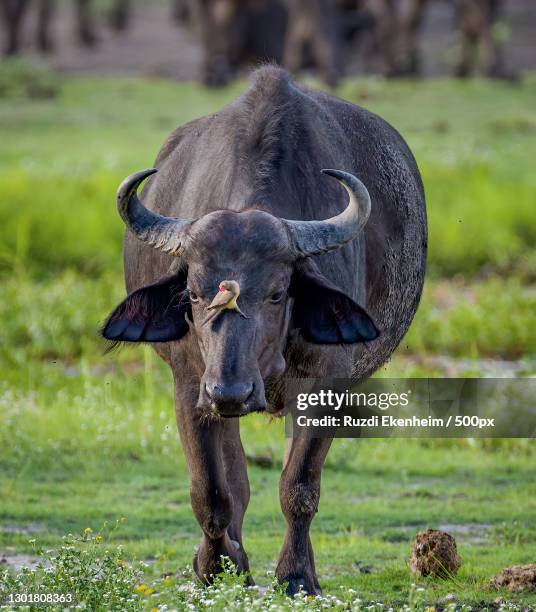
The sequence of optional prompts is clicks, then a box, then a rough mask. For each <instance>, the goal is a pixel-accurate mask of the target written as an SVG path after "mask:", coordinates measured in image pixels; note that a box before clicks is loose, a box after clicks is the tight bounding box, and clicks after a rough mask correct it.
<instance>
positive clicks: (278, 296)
mask: <svg viewBox="0 0 536 612" xmlns="http://www.w3.org/2000/svg"><path fill="white" fill-rule="evenodd" d="M284 295H285V292H284V291H283V290H281V291H276V292H275V293H272V295H271V296H270V297H269V301H270V302H271V303H272V304H279V302H280V301H281V300H282V299H283V296H284Z"/></svg>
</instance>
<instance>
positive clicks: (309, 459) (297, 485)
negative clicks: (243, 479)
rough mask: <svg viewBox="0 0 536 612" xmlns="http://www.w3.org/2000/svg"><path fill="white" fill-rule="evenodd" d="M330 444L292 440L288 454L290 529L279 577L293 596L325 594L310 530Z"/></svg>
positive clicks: (284, 478)
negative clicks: (301, 590)
mask: <svg viewBox="0 0 536 612" xmlns="http://www.w3.org/2000/svg"><path fill="white" fill-rule="evenodd" d="M330 445H331V438H309V437H300V438H295V439H293V440H292V442H291V446H290V449H289V451H288V453H287V458H286V465H285V467H284V469H283V473H282V475H281V481H280V485H279V499H280V502H281V509H282V510H283V514H284V516H285V519H286V523H287V529H286V534H285V541H284V543H283V548H282V550H281V554H280V555H279V561H278V563H277V569H276V576H277V579H278V580H279V582H281V583H287V584H288V586H287V592H288V593H289V595H294V594H295V593H297V592H298V591H299V590H300V588H301V589H303V590H304V591H305V592H307V593H310V594H312V595H316V594H320V593H321V590H320V585H319V584H318V579H317V577H316V572H315V562H314V555H313V548H312V546H311V540H310V537H309V528H310V525H311V521H312V520H313V517H314V515H315V513H316V512H317V510H318V502H319V500H320V476H321V473H322V466H323V465H324V460H325V458H326V455H327V452H328V450H329V447H330Z"/></svg>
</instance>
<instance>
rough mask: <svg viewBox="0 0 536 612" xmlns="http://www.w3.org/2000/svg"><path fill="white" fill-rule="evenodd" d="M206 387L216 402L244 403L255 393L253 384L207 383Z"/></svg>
mask: <svg viewBox="0 0 536 612" xmlns="http://www.w3.org/2000/svg"><path fill="white" fill-rule="evenodd" d="M205 389H206V392H207V395H208V396H209V397H210V399H211V400H212V401H213V402H214V403H215V404H243V403H244V402H245V401H246V400H247V399H248V397H249V396H250V395H251V394H252V393H253V384H252V383H230V384H229V383H206V385H205Z"/></svg>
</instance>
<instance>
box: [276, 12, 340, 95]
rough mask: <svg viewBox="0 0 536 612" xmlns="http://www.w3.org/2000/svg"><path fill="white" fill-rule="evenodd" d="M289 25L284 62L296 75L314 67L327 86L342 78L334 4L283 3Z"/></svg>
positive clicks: (336, 15) (333, 84)
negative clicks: (299, 71) (304, 69)
mask: <svg viewBox="0 0 536 612" xmlns="http://www.w3.org/2000/svg"><path fill="white" fill-rule="evenodd" d="M285 8H286V11H287V19H288V25H287V30H286V36H285V52H284V58H283V62H284V65H285V68H287V69H288V70H290V71H292V72H297V71H298V70H300V69H301V68H304V67H314V68H316V69H317V70H318V73H319V76H320V77H321V78H322V80H323V81H324V82H325V83H327V84H328V85H330V86H332V87H334V86H335V85H337V82H338V80H339V77H340V76H341V69H342V66H341V57H340V52H341V49H340V36H339V34H340V32H339V29H340V28H339V23H338V13H337V6H336V4H335V2H334V1H333V0H285Z"/></svg>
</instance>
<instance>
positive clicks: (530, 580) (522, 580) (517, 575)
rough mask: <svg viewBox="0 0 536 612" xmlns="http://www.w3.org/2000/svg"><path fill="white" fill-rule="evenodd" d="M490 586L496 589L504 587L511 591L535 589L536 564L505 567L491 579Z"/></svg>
mask: <svg viewBox="0 0 536 612" xmlns="http://www.w3.org/2000/svg"><path fill="white" fill-rule="evenodd" d="M491 586H492V587H495V588H497V589H499V588H503V589H504V588H506V589H508V590H509V591H512V592H513V593H516V592H519V591H536V564H535V563H529V564H528V565H514V566H512V567H507V568H506V569H503V570H502V571H501V572H500V573H499V574H498V575H497V576H495V578H492V579H491Z"/></svg>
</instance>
